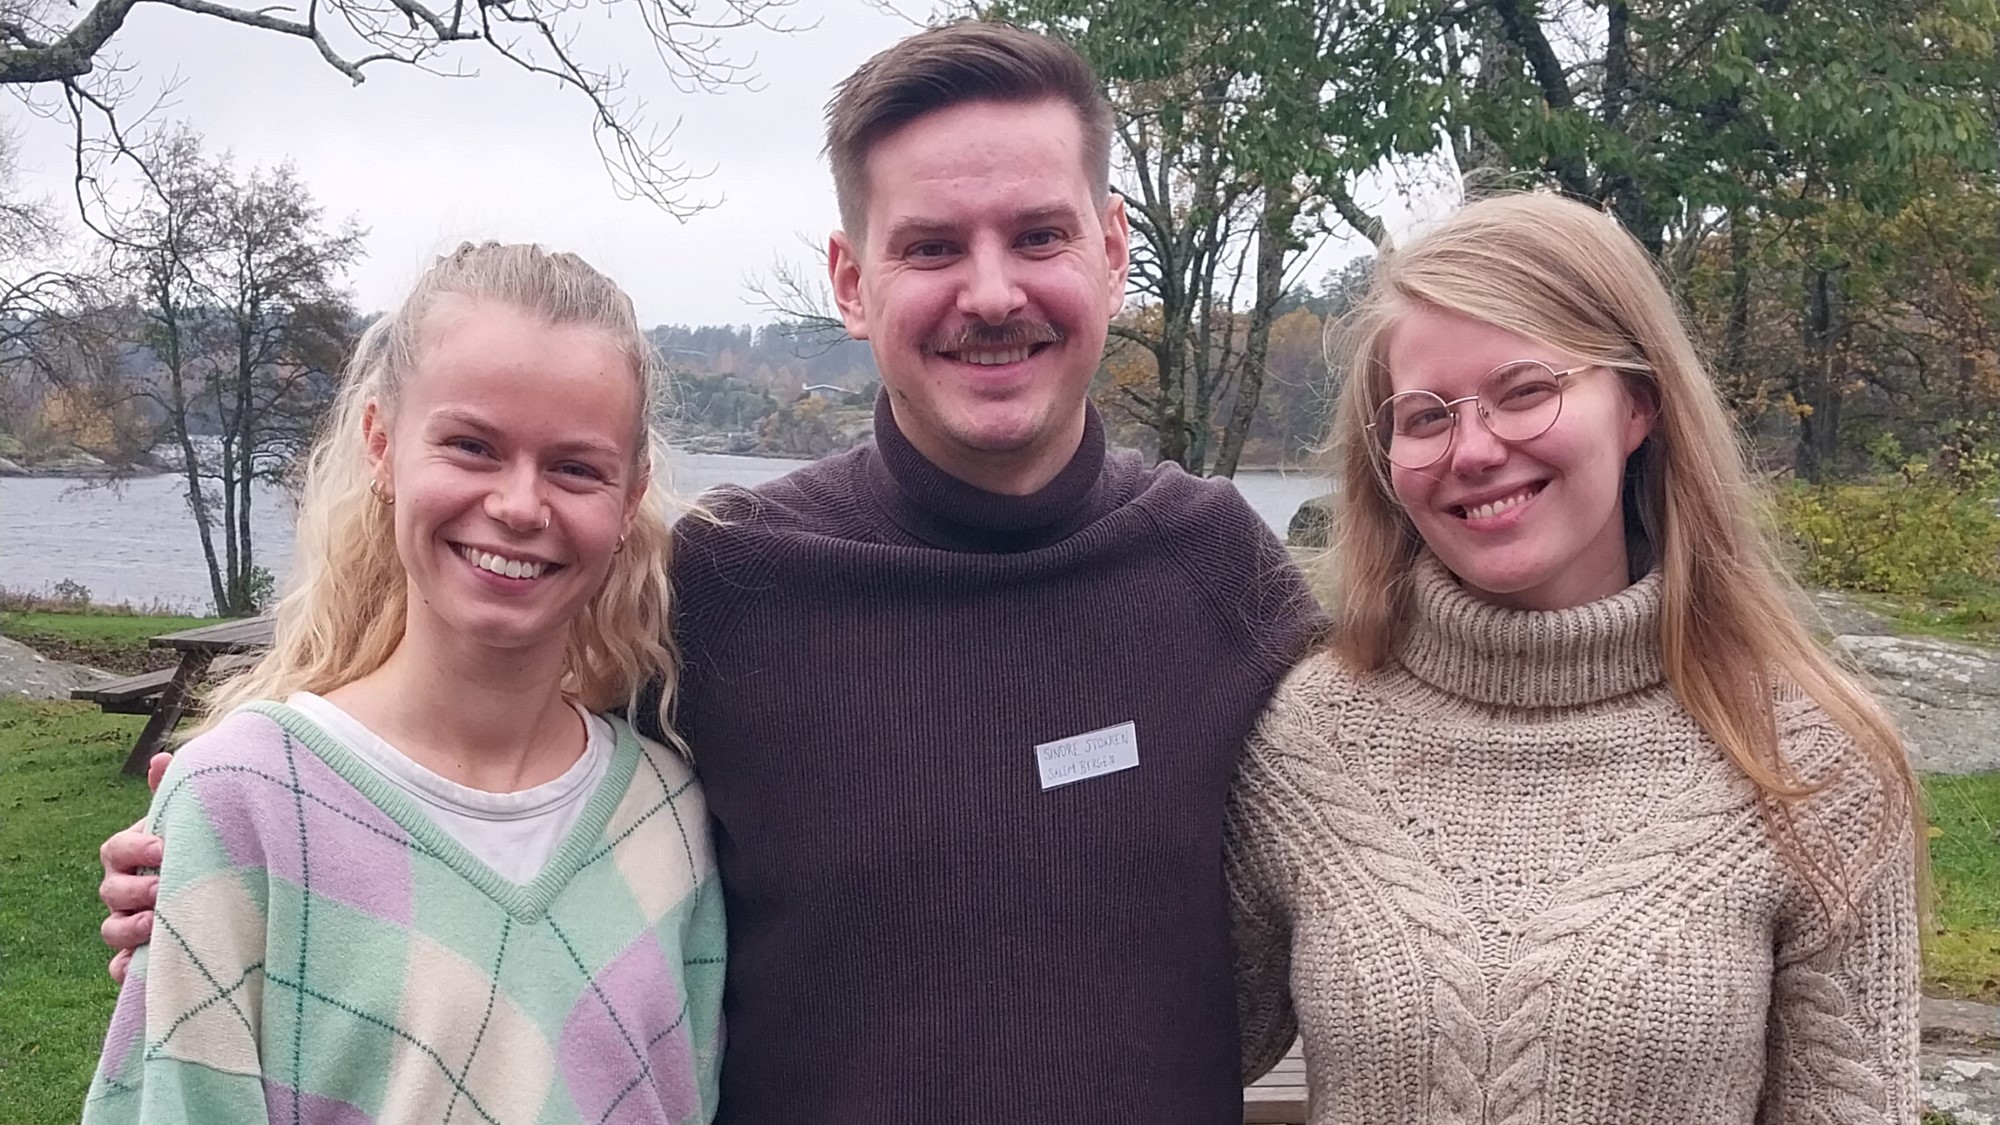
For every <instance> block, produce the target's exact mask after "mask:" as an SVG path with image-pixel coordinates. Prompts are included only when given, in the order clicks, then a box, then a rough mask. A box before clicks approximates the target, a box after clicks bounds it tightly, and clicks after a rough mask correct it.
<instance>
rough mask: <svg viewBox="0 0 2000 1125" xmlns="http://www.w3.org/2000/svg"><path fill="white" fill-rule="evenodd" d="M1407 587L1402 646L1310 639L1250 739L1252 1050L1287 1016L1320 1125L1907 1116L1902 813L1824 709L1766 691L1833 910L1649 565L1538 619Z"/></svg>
mask: <svg viewBox="0 0 2000 1125" xmlns="http://www.w3.org/2000/svg"><path fill="white" fill-rule="evenodd" d="M1416 580H1417V591H1416V597H1415V599H1414V600H1415V603H1416V612H1415V620H1414V622H1413V624H1412V627H1411V629H1410V630H1409V633H1408V636H1407V637H1406V638H1405V639H1404V641H1403V643H1402V644H1401V645H1400V646H1399V650H1398V654H1397V660H1396V661H1395V662H1393V663H1392V664H1391V665H1390V666H1389V667H1388V668H1387V669H1385V670H1384V671H1382V672H1380V673H1377V674H1373V675H1367V676H1357V675H1355V674H1353V673H1350V672H1348V671H1346V670H1344V669H1343V667H1342V666H1341V665H1340V664H1338V663H1337V662H1336V661H1335V660H1334V659H1333V658H1332V657H1330V656H1328V655H1324V654H1320V655H1315V656H1312V657H1309V658H1308V659H1307V660H1306V661H1305V662H1304V663H1303V664H1301V665H1300V666H1299V667H1298V668H1297V669H1296V670H1295V671H1294V672H1293V673H1292V675H1291V677H1290V678H1289V679H1288V680H1287V681H1286V682H1285V684H1284V685H1283V686H1282V687H1281V688H1280V689H1279V690H1278V693H1277V694H1276V695H1275V696H1274V697H1273V699H1272V701H1271V704H1270V707H1269V710H1268V711H1267V712H1266V713H1265V715H1264V718H1263V720H1262V722H1261V724H1260V726H1259V728H1258V730H1257V732H1256V734H1255V735H1254V736H1253V737H1252V738H1251V741H1250V745H1249V747H1248V749H1247V750H1246V752H1245V759H1244V763H1243V768H1242V770H1241V773H1240V775H1239V779H1238V783H1237V787H1236V791H1235V793H1234V794H1233V796H1232V803H1231V821H1232V823H1231V832H1232V843H1231V847H1230V854H1229V862H1230V875H1231V879H1232V885H1233V887H1234V895H1235V899H1236V901H1235V908H1236V910H1237V914H1238V922H1237V941H1238V949H1239V966H1240V967H1239V978H1240V979H1239V984H1240V992H1241V1002H1242V1016H1243V1037H1244V1038H1243V1042H1244V1063H1245V1067H1246V1070H1247V1072H1248V1074H1250V1075H1256V1074H1261V1073H1263V1071H1265V1070H1266V1069H1268V1068H1269V1067H1270V1066H1271V1065H1272V1064H1273V1063H1274V1062H1275V1061H1276V1060H1277V1059H1278V1057H1279V1056H1280V1055H1281V1054H1282V1053H1283V1052H1284V1050H1285V1049H1286V1047H1287V1046H1288V1045H1289V1044H1290V1043H1291V1041H1292V1038H1293V1035H1294V1033H1295V1029H1296V1031H1297V1032H1299V1033H1303V1035H1304V1038H1305V1057H1306V1064H1307V1067H1308V1070H1309V1073H1310V1076H1311V1091H1312V1121H1313V1122H1314V1123H1315V1125H1334V1123H1338V1125H1363V1123H1366V1125H1376V1123H1382V1122H1395V1123H1398V1125H1401V1123H1414V1122H1430V1123H1433V1125H1446V1123H1458V1122H1468V1123H1470V1122H1479V1123H1482V1125H1502V1123H1506V1125H1526V1123H1529V1122H1540V1123H1545V1125H1557V1123H1562V1125H1569V1123H1584V1122H1590V1123H1598V1125H1625V1123H1631V1125H1639V1123H1645V1125H1735V1123H1749V1122H1752V1121H1755V1122H1759V1123H1764V1125H1776V1123H1786V1125H1789V1123H1794V1122H1815V1123H1821V1122H1823V1123H1828V1125H1834V1123H1837V1125H1865V1123H1872V1122H1909V1121H1915V1120H1916V1117H1917V1095H1916V1046H1917V1024H1916V1010H1917V995H1918V994H1917V925H1916V909H1915V902H1916V898H1915V891H1914V887H1913V882H1914V879H1913V875H1912V860H1911V856H1910V849H1909V847H1908V846H1907V843H1906V841H1907V840H1908V837H1909V828H1908V824H1909V812H1908V809H1907V805H1906V802H1905V801H1904V800H1903V799H1902V798H1901V797H1900V796H1897V795H1895V794H1893V793H1889V792H1885V790H1884V788H1883V787H1882V786H1880V785H1878V784H1877V783H1876V782H1875V781H1874V780H1873V779H1872V775H1871V774H1869V773H1868V772H1867V770H1866V769H1865V768H1864V766H1863V762H1862V759H1861V756H1860V753H1859V751H1858V750H1857V749H1856V748H1855V747H1854V746H1853V744H1852V743H1851V742H1850V741H1849V740H1848V739H1847V738H1846V737H1845V736H1844V735H1843V734H1842V732H1841V731H1840V730H1839V728H1837V727H1836V726H1835V725H1834V723H1833V722H1832V721H1831V720H1830V719H1829V718H1828V717H1827V715H1826V714H1825V713H1824V712H1823V711H1821V710H1820V709H1819V708H1818V707H1817V706H1816V705H1814V704H1813V703H1811V702H1810V701H1809V700H1807V699H1805V698H1804V697H1803V696H1802V695H1801V694H1800V693H1798V692H1796V691H1793V692H1789V693H1781V696H1780V699H1779V705H1778V724H1779V731H1780V737H1781V739H1782V743H1783V746H1784V750H1785V752H1786V754H1787V755H1788V756H1789V758H1790V759H1791V760H1792V761H1794V762H1796V763H1798V765H1799V766H1800V767H1801V768H1802V770H1803V771H1804V772H1805V774H1806V776H1808V777H1809V778H1813V779H1826V780H1827V785H1826V787H1825V788H1824V789H1823V790H1821V791H1820V792H1819V793H1818V794H1816V795H1815V796H1813V797H1811V798H1809V799H1808V800H1807V801H1806V802H1805V804H1804V807H1803V808H1802V809H1801V810H1800V811H1799V812H1798V814H1797V815H1798V819H1799V822H1800V824H1801V828H1802V831H1803V832H1804V833H1805V834H1806V835H1807V837H1808V838H1809V839H1812V840H1816V841H1823V842H1824V846H1825V847H1827V848H1828V849H1829V850H1830V852H1831V853H1832V854H1834V855H1837V856H1839V857H1841V861H1842V862H1843V863H1844V864H1845V878H1847V879H1848V880H1850V886H1851V895H1852V897H1853V899H1854V902H1855V906H1856V911H1855V913H1854V914H1853V915H1852V918H1853V921H1852V923H1851V924H1850V925H1848V926H1844V927H1843V928H1842V930H1841V932H1839V933H1831V932H1829V930H1828V927H1827V926H1826V925H1825V923H1824V922H1823V920H1822V916H1821V913H1820V912H1819V910H1818V909H1817V907H1816V905H1815V902H1816V900H1815V898H1814V895H1813V893H1812V891H1811V890H1810V889H1809V888H1807V887H1806V886H1805V884H1804V883H1803V882H1802V881H1801V880H1800V879H1799V878H1798V877H1797V876H1796V875H1795V874H1794V873H1793V871H1792V870H1791V868H1790V867H1789V866H1788V865H1787V864H1786V863H1785V862H1784V861H1783V860H1781V859H1780V857H1779V856H1778V854H1777V852H1776V851H1775V850H1774V848H1773V847H1772V845H1771V843H1770V841H1769V839H1768V837H1767V835H1766V831H1765V827H1764V824H1763V821H1762V819H1761V818H1760V816H1759V813H1758V809H1757V805H1756V802H1755V800H1754V790H1753V789H1752V787H1751V785H1750V784H1749V782H1748V781H1746V780H1745V779H1743V778H1742V776H1741V775H1740V774H1739V773H1738V771H1737V770H1736V769H1735V768H1734V767H1733V766H1732V765H1731V764H1730V762H1729V761H1728V759H1727V758H1725V757H1724V756H1723V755H1722V753H1721V751H1720V750H1718V749H1717V748H1716V747H1715V745H1714V744H1713V743H1712V742H1710V741H1709V740H1708V739H1707V738H1706V737H1704V736H1703V735H1702V734H1701V733H1700V731H1699V730H1698V729H1697V728H1696V726H1695V724H1694V722H1693V720H1692V719H1691V718H1690V717H1689V716H1688V714H1687V713H1686V712H1685V711H1684V710H1682V709H1681V707H1680V705H1679V704H1678V703H1677V702H1676V701H1675V699H1674V696H1673V693H1672V692H1671V691H1670V690H1669V689H1668V687H1667V685H1666V683H1665V682H1664V680H1663V678H1662V670H1661V662H1660V654H1659V644H1658V635H1659V600H1660V579H1659V576H1658V575H1657V574H1654V575H1652V576H1649V577H1647V578H1645V579H1643V580H1641V581H1640V582H1638V583H1635V584H1634V585H1633V586H1631V587H1630V588H1628V589H1626V590H1625V591H1623V592H1622V593H1620V594H1617V595H1616V596H1614V597H1611V598H1608V599H1606V600H1604V601H1601V602H1597V603H1594V604H1591V605H1587V606H1582V607H1579V608H1576V609H1571V610H1563V611H1559V612H1553V613H1522V612H1516V611H1510V610H1503V609H1500V608H1497V607H1494V606H1490V605H1487V604H1485V603H1483V602H1479V601H1477V600H1475V599H1473V598H1472V597H1471V596H1469V595H1467V594H1466V593H1465V592H1464V591H1463V590H1462V589H1461V588H1460V587H1459V586H1458V584H1457V583H1456V581H1455V580H1453V578H1452V577H1451V576H1450V575H1449V574H1448V573H1447V572H1446V571H1445V570H1444V568H1443V567H1442V566H1440V565H1439V564H1438V563H1437V562H1436V561H1435V560H1434V559H1429V558H1426V559H1425V560H1423V562H1422V563H1420V565H1419V571H1418V573H1417V575H1416ZM1295 1013H1296V1014H1295ZM1295 1021H1296V1022H1295Z"/></svg>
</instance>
